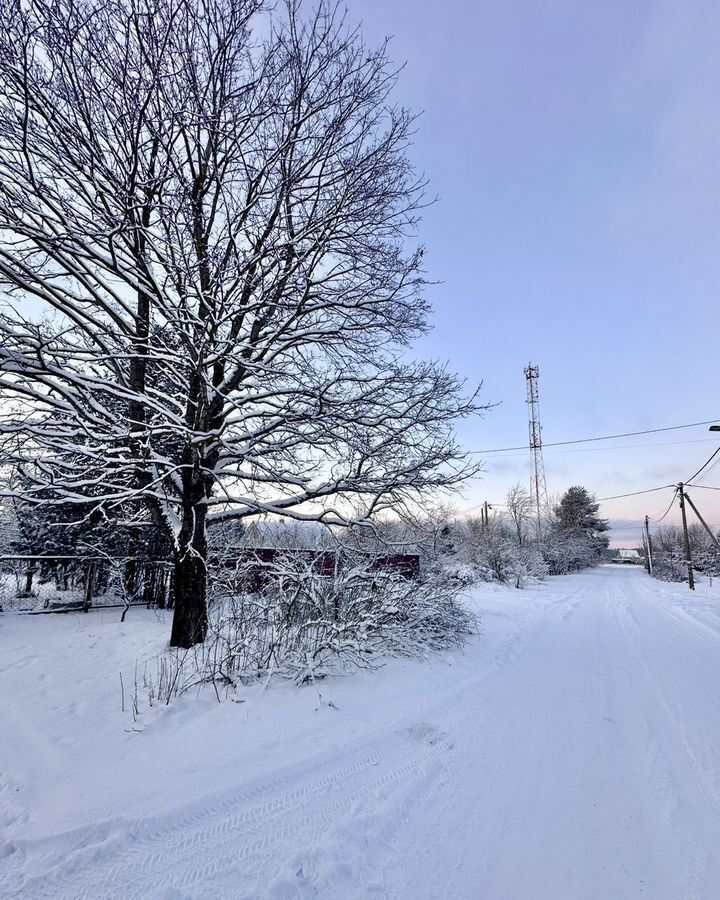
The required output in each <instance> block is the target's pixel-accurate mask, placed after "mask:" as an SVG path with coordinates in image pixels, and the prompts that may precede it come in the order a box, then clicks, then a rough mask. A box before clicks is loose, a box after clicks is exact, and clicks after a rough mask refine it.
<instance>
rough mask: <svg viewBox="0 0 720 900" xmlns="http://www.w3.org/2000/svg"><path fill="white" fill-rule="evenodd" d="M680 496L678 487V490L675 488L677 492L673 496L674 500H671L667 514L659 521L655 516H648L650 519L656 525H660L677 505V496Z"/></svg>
mask: <svg viewBox="0 0 720 900" xmlns="http://www.w3.org/2000/svg"><path fill="white" fill-rule="evenodd" d="M678 494H679V489H678V488H677V487H676V488H675V491H674V493H673V495H672V500H671V501H670V503H669V504H668V508H667V509H666V510H665V512H664V513H663V514H662V515H661V516H660V518H659V519H658V518H656V517H654V516H648V519H651V520H652V521H653V522H654V523H655V524H656V525H659V524H660V522H662V520H663V519H664V518H665V517H666V516H667V514H668V513H669V512H670V510H671V509H672V508H673V504H674V503H675V500H676V499H677V495H678Z"/></svg>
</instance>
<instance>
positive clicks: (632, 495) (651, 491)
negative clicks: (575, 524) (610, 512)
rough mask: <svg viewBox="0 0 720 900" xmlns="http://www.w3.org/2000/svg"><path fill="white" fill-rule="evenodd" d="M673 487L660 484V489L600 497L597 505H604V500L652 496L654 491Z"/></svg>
mask: <svg viewBox="0 0 720 900" xmlns="http://www.w3.org/2000/svg"><path fill="white" fill-rule="evenodd" d="M671 487H675V485H672V484H661V485H660V487H654V488H648V489H647V490H645V491H631V493H629V494H615V496H614V497H600V499H599V500H598V501H597V502H598V503H605V501H606V500H620V499H621V498H622V497H637V496H638V495H640V494H652V493H654V492H655V491H666V490H667V489H668V488H671Z"/></svg>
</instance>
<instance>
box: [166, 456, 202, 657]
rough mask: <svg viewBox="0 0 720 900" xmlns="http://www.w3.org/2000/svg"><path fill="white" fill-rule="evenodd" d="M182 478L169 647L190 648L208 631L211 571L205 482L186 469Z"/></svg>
mask: <svg viewBox="0 0 720 900" xmlns="http://www.w3.org/2000/svg"><path fill="white" fill-rule="evenodd" d="M183 479H184V480H185V482H186V484H185V487H186V497H187V498H188V499H187V500H186V502H185V503H184V504H183V524H182V528H181V530H180V536H179V540H178V549H177V550H176V552H175V565H174V589H175V590H174V592H175V606H174V612H173V623H172V631H171V634H170V646H171V647H185V648H187V647H192V646H194V645H195V644H202V642H203V641H204V640H205V635H206V634H207V627H208V616H207V580H208V579H207V575H208V573H207V535H206V530H205V529H206V526H205V516H206V509H205V504H204V500H205V492H204V489H203V484H202V481H201V480H200V479H198V478H197V477H195V478H193V477H192V476H191V475H190V476H189V475H188V473H187V471H186V472H185V473H184V474H183ZM188 495H189V496H188Z"/></svg>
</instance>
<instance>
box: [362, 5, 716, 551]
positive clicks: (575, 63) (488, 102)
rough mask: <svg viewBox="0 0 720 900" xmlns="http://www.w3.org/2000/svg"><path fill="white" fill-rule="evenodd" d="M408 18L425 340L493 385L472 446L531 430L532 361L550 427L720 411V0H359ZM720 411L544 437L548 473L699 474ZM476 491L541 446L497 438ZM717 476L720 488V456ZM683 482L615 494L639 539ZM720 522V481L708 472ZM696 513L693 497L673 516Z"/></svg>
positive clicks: (571, 428) (574, 477)
mask: <svg viewBox="0 0 720 900" xmlns="http://www.w3.org/2000/svg"><path fill="white" fill-rule="evenodd" d="M348 12H349V16H350V18H351V19H353V20H361V21H362V25H363V32H364V35H365V39H366V41H367V42H368V43H369V44H377V43H378V42H379V41H381V40H382V39H383V38H384V37H385V36H390V37H392V40H391V44H390V54H391V56H392V59H393V60H394V61H395V62H397V63H404V69H403V71H402V73H401V75H400V79H399V82H398V86H397V90H396V94H395V96H396V98H397V100H398V101H399V102H401V103H402V104H404V105H407V106H409V107H410V108H411V109H413V110H415V111H416V112H419V113H421V115H420V118H419V121H418V126H417V134H416V136H415V139H414V146H413V147H412V149H411V158H412V160H413V161H414V163H415V165H416V166H417V167H418V168H419V169H420V170H421V171H424V172H425V174H426V176H427V177H428V179H429V182H430V189H429V190H430V193H432V194H433V195H437V197H438V201H437V203H435V204H434V205H433V206H431V207H430V208H429V209H428V210H427V211H426V213H425V216H424V221H423V223H422V225H421V230H420V239H421V241H422V242H423V243H424V244H425V245H426V247H427V252H426V264H427V269H428V276H429V277H430V279H432V280H434V281H437V282H439V283H438V284H435V285H434V286H432V287H431V288H430V289H429V292H428V296H429V299H430V300H431V302H432V304H433V307H434V312H433V317H432V322H433V326H434V328H433V331H432V332H431V333H430V334H429V335H428V336H426V337H424V338H423V339H422V340H421V341H420V342H419V343H418V345H417V347H416V351H417V353H418V355H421V356H425V357H434V358H438V359H442V360H447V361H448V362H449V364H450V367H451V368H453V369H454V370H455V371H457V372H459V373H461V374H462V375H463V376H464V377H466V378H467V380H468V383H469V384H470V385H474V384H477V383H478V382H482V384H483V388H482V395H481V396H482V398H483V401H484V402H486V403H488V404H495V405H494V406H493V408H492V409H490V410H488V412H487V413H486V414H485V416H484V417H483V418H482V419H475V420H473V421H471V422H466V423H464V424H463V425H462V427H461V428H460V430H459V436H460V439H461V441H462V444H463V446H465V447H466V448H467V449H468V450H473V451H484V450H488V449H495V448H502V447H515V446H520V445H526V444H527V434H528V428H527V406H526V403H525V395H526V382H525V377H524V374H523V370H524V368H525V366H527V365H528V362H530V361H532V363H533V364H536V365H538V366H539V369H540V381H539V389H540V419H541V424H542V427H543V440H544V442H545V443H546V444H547V443H551V442H555V441H563V440H572V439H575V438H586V437H594V436H598V435H607V434H618V433H624V432H632V431H640V430H644V429H653V428H662V427H666V426H675V425H683V424H685V423H691V422H701V421H706V420H712V419H720V396H718V387H717V372H718V362H717V361H718V349H719V348H718V329H717V324H718V315H717V309H718V293H719V290H718V284H719V283H720V253H719V252H718V250H719V247H718V238H719V237H720V164H719V163H720V115H718V112H719V111H720V110H719V109H718V106H719V103H718V97H720V54H718V52H717V39H718V35H719V34H720V4H718V3H717V2H716V0H680V2H678V0H670V2H660V0H656V2H650V0H638V2H634V3H627V2H626V0H603V2H602V3H590V2H584V3H578V2H577V0H546V2H542V3H539V2H531V0H524V2H520V0H448V2H447V3H445V4H437V3H431V2H429V0H392V2H387V0H349V2H348ZM719 445H720V434H719V435H712V434H710V433H708V426H707V425H703V426H698V427H695V428H690V429H683V430H678V431H670V432H665V433H660V434H654V435H647V436H645V437H635V438H624V439H619V440H614V441H608V442H600V443H593V444H588V445H581V446H580V447H565V448H556V449H553V448H549V447H548V448H546V450H545V453H544V461H545V471H546V477H547V486H548V492H549V494H550V495H551V496H558V495H560V494H562V492H563V491H564V490H565V489H566V488H567V487H568V486H569V485H572V484H582V485H584V486H585V487H587V488H588V490H590V491H591V492H592V493H593V494H594V495H595V496H596V497H597V498H604V497H610V496H614V495H616V494H624V493H629V492H633V491H640V490H645V489H647V488H653V487H656V486H660V485H667V484H671V483H676V482H678V481H680V480H687V479H688V478H689V477H690V476H691V475H692V473H693V472H695V471H696V470H697V469H698V468H700V466H701V465H702V464H703V463H704V462H705V460H706V459H707V458H708V457H709V456H710V454H711V453H712V452H713V451H714V450H715V449H716V448H717V447H718V446H719ZM481 456H482V458H483V459H485V471H484V473H483V475H482V477H481V478H480V479H478V480H475V481H474V482H473V483H472V484H470V485H468V487H467V490H466V492H465V497H464V498H463V499H461V500H459V501H458V503H457V505H458V508H459V509H460V510H463V509H467V508H470V507H472V506H473V505H474V504H476V503H479V502H481V501H483V500H486V499H487V500H489V501H491V502H496V503H500V502H502V500H503V499H504V497H505V494H506V492H507V490H508V488H509V487H511V486H512V485H513V484H514V483H515V482H518V481H519V482H521V483H523V484H529V472H530V461H529V451H519V452H514V453H498V454H486V455H483V454H481ZM705 484H706V485H711V486H712V485H715V486H720V466H719V467H718V469H717V470H716V472H715V473H713V472H708V473H707V477H706V478H705ZM671 497H672V490H670V489H666V490H663V491H658V492H656V493H651V494H643V495H641V496H638V497H630V498H625V499H619V500H612V501H607V502H603V503H602V504H601V512H602V514H603V515H604V516H605V517H607V518H609V519H610V520H611V522H613V524H614V531H613V534H612V538H613V543H614V544H616V545H617V544H619V545H628V544H629V545H630V546H633V545H635V544H636V543H637V541H638V534H639V532H638V525H637V523H638V521H639V520H640V519H642V517H643V516H644V515H646V514H647V515H649V516H651V517H654V518H658V517H659V516H660V515H661V514H662V512H663V511H664V510H665V508H666V506H667V504H668V503H669V501H670V499H671ZM693 499H694V500H695V502H696V505H697V506H698V507H699V509H700V510H701V512H702V513H703V515H704V516H705V518H706V519H707V520H708V521H709V522H710V523H711V524H718V525H720V491H717V492H716V491H712V490H707V489H703V490H700V489H698V490H696V492H695V493H694V495H693ZM665 521H667V522H677V521H679V514H678V511H677V505H676V506H675V507H674V508H673V509H672V510H671V512H670V513H669V514H668V516H667V518H666V519H665Z"/></svg>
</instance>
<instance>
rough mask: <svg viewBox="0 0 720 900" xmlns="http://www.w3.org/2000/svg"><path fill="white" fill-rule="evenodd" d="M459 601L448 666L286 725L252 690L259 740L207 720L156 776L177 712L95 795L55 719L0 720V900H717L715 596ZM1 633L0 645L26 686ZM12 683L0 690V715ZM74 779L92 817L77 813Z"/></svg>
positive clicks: (601, 594) (639, 576) (612, 572)
mask: <svg viewBox="0 0 720 900" xmlns="http://www.w3.org/2000/svg"><path fill="white" fill-rule="evenodd" d="M478 603H479V605H480V607H481V608H483V609H484V610H485V615H484V621H485V622H486V627H485V634H484V635H482V636H480V637H478V638H477V639H474V640H473V641H472V642H471V644H470V645H469V646H468V648H467V650H466V652H465V654H464V655H463V656H462V657H459V656H457V657H456V658H455V659H452V658H451V659H449V660H446V661H442V662H440V661H435V662H433V663H431V664H430V665H428V666H418V665H416V664H414V663H403V664H398V666H397V667H396V668H393V667H392V666H390V667H388V670H387V671H383V672H378V673H372V674H367V675H362V676H358V677H357V678H353V679H347V680H345V681H344V682H340V683H339V684H338V685H337V686H336V688H334V689H333V690H334V694H333V701H334V703H333V705H332V706H327V705H325V706H323V707H322V708H321V709H319V710H318V709H317V708H315V709H314V711H313V712H312V713H311V714H308V716H307V717H306V718H305V719H301V718H297V716H296V717H295V718H293V715H292V713H291V712H290V710H291V705H293V706H295V707H296V706H297V703H298V701H297V697H298V696H299V694H298V693H297V692H294V693H291V692H289V691H288V692H283V691H280V692H278V695H277V697H273V696H272V691H270V692H268V694H267V695H266V696H265V697H264V698H263V700H262V703H264V704H266V706H267V708H272V709H273V716H274V718H275V725H274V726H273V727H274V728H276V729H277V730H276V731H272V729H271V728H270V725H269V724H268V722H267V721H265V720H264V719H263V715H266V714H262V713H258V715H257V717H256V718H253V716H249V715H248V716H247V717H246V720H245V721H244V723H243V729H242V733H240V732H239V731H238V723H237V716H236V713H237V709H239V708H241V707H236V706H234V705H233V704H223V705H222V707H221V709H220V712H219V713H217V718H205V719H204V720H203V722H202V726H201V730H202V737H203V740H204V744H203V754H204V757H205V758H204V760H203V758H200V759H196V760H195V763H194V765H195V768H194V769H192V768H191V769H182V770H180V769H178V768H177V765H176V764H175V763H174V762H173V758H174V755H177V752H178V744H177V742H178V741H180V742H182V741H183V740H187V741H190V740H191V738H190V737H189V735H191V734H192V733H193V732H192V731H191V730H189V729H191V727H192V723H193V722H196V720H197V710H196V709H194V708H187V709H182V710H181V711H180V712H178V713H175V714H173V713H172V710H169V711H167V717H166V718H161V719H158V720H157V721H156V722H155V723H154V724H153V725H152V726H151V727H149V728H148V730H147V731H146V732H144V733H143V734H142V735H139V736H138V735H134V736H133V735H131V737H134V738H137V740H135V741H134V742H133V741H132V740H128V741H127V742H126V743H125V744H123V746H122V747H119V748H116V750H112V748H109V749H108V750H107V753H108V754H109V755H110V756H111V757H112V753H116V754H117V759H116V761H115V762H113V763H112V764H109V763H108V760H107V758H106V759H105V761H104V764H105V767H106V768H109V769H110V772H109V774H106V779H107V780H106V781H105V782H101V781H100V780H99V779H100V775H99V774H98V773H99V772H100V770H99V769H98V770H97V771H94V770H93V763H92V758H93V756H94V754H93V753H92V752H90V753H88V762H87V768H86V769H85V771H84V772H83V771H82V770H81V771H80V773H79V774H75V775H72V776H67V777H68V778H69V779H70V780H69V781H68V783H66V784H65V785H64V786H62V787H53V785H54V784H55V783H56V782H57V781H58V776H57V772H58V771H60V770H63V768H64V761H63V760H64V757H63V755H62V754H63V752H65V753H66V755H72V754H74V753H77V752H81V751H82V748H83V747H85V749H86V750H87V749H88V748H89V747H90V748H91V745H92V738H88V737H87V735H86V736H85V739H84V741H83V740H78V741H76V742H75V743H73V742H72V741H70V743H69V746H68V748H67V749H66V750H65V751H61V750H57V748H56V750H55V751H54V750H53V747H56V745H57V743H58V739H57V738H56V737H53V734H52V731H53V729H54V728H55V729H59V728H60V727H61V723H57V722H55V720H52V721H51V720H50V719H48V722H49V724H48V726H47V728H46V729H45V739H43V736H42V735H41V734H40V733H39V729H35V730H34V729H33V727H32V720H33V719H32V716H30V717H29V718H30V720H31V724H30V725H29V724H28V723H27V722H25V723H24V725H23V722H16V724H17V726H18V728H17V732H18V734H20V735H21V737H22V740H23V744H22V758H20V755H17V756H16V757H13V754H12V753H11V752H9V753H6V754H5V756H3V750H2V747H0V809H2V803H3V798H5V799H6V800H8V801H11V802H8V803H7V804H6V807H7V810H8V812H7V813H6V814H5V818H4V819H3V818H0V824H5V828H4V830H3V831H2V834H3V838H4V843H2V844H0V896H2V897H3V898H5V897H16V896H17V897H22V898H27V900H34V898H38V900H39V898H72V900H77V898H108V900H116V898H117V900H121V898H122V900H132V898H143V900H147V898H157V900H160V898H162V900H189V898H232V900H235V898H248V900H260V898H269V900H291V898H293V900H294V898H311V897H312V898H318V897H319V898H324V900H355V898H358V900H359V898H386V900H391V898H392V900H441V898H447V900H632V898H650V900H693V898H697V900H699V898H706V900H716V898H717V897H720V753H719V751H720V594H719V593H718V591H717V588H716V587H715V588H713V589H708V588H707V587H703V586H700V588H699V589H698V591H697V592H696V593H695V594H694V595H693V594H690V592H688V591H687V588H686V587H684V586H670V585H664V584H659V583H658V582H655V581H653V580H651V579H649V578H647V576H645V574H644V573H643V572H640V571H637V570H634V569H613V568H611V567H603V568H600V569H598V570H595V571H592V572H589V573H587V574H583V575H580V576H573V577H568V578H563V579H554V580H551V581H549V582H548V583H546V584H544V585H541V586H539V587H538V588H536V589H533V590H532V591H528V592H523V593H521V592H514V591H499V592H498V591H497V590H496V591H494V592H488V594H487V596H485V595H483V593H482V592H479V594H478ZM20 627H21V626H20V624H17V625H12V626H8V634H7V635H5V636H6V637H8V638H9V642H8V646H9V648H10V651H11V654H12V651H13V648H14V649H15V651H16V652H18V653H25V656H24V657H23V660H24V665H25V667H26V668H28V667H29V668H30V669H31V668H32V664H33V659H34V657H33V656H32V655H28V646H29V645H28V643H27V642H26V636H25V633H24V632H23V634H20V631H19V629H20ZM26 627H27V620H26V621H24V622H23V623H22V628H26ZM44 627H47V626H44ZM67 627H70V626H67ZM13 628H15V629H18V630H16V631H13ZM98 631H99V630H98ZM2 637H3V635H1V634H0V638H2ZM13 640H15V643H13ZM24 641H25V643H23V642H24ZM96 642H97V640H96ZM93 646H94V645H93ZM68 652H69V653H71V652H72V647H70V648H69V650H68ZM5 658H6V659H7V658H8V657H7V656H6V657H5ZM16 671H17V666H13V667H11V664H8V666H7V668H6V669H5V670H4V672H2V671H0V677H2V676H3V674H8V675H10V674H12V673H16ZM26 681H27V677H26V678H24V679H23V680H21V679H20V678H19V676H17V675H15V682H14V684H13V687H12V689H11V690H9V691H6V692H0V705H2V706H3V709H4V711H5V710H7V709H9V708H10V706H13V705H14V706H15V707H16V708H17V692H18V691H21V690H22V686H23V684H25V683H26ZM68 690H69V688H68ZM8 692H9V693H12V697H10V700H11V701H14V702H13V703H9V699H8ZM47 697H48V704H50V701H51V700H52V694H49V695H47ZM316 700H317V698H316ZM68 703H69V705H70V706H72V704H73V703H74V701H73V699H72V698H71V697H70V698H68ZM316 706H317V703H316ZM336 706H337V707H338V708H337V709H335V707H336ZM256 708H257V707H256ZM48 709H50V705H48ZM91 714H92V709H89V710H88V716H89V715H91ZM47 715H48V716H50V713H48V714H47ZM173 715H174V716H175V718H173ZM213 715H215V713H213ZM231 715H235V719H234V721H232V722H231V721H230V716H231ZM283 716H287V720H286V721H285V722H284V723H283V722H280V723H279V724H278V722H277V719H278V718H279V719H282V717H283ZM313 716H314V717H315V718H313ZM318 716H320V717H322V718H318ZM16 718H17V717H16ZM263 728H264V729H265V730H264V731H263ZM231 729H234V730H231ZM268 729H270V730H268ZM48 731H49V732H50V734H49V735H48ZM58 733H59V732H58ZM253 734H254V737H253ZM231 735H235V737H234V738H233V740H234V742H235V743H234V744H233V743H232V742H231V741H230V740H229V737H230V736H231ZM5 739H6V737H5V736H4V738H3V740H5ZM103 740H104V741H105V743H106V744H108V742H109V741H110V738H108V737H107V736H104V737H103ZM88 741H89V742H90V743H88ZM242 741H245V742H246V743H245V745H243V744H242ZM153 742H154V743H153ZM108 746H109V744H108ZM159 753H160V754H162V753H164V754H165V758H164V763H165V764H164V765H158V762H157V755H158V754H159ZM290 760H292V763H291V764H288V763H289V761H290ZM23 765H24V766H25V768H24V769H23ZM33 766H35V767H40V766H42V767H43V769H44V771H47V770H48V769H49V770H50V772H51V773H53V772H54V773H55V774H54V776H53V777H54V779H55V780H54V781H51V780H50V776H47V777H48V782H47V789H46V790H45V789H43V790H41V791H37V790H36V791H35V793H34V794H32V796H31V799H32V801H33V802H32V803H31V804H29V806H28V808H27V809H26V810H25V811H24V812H23V810H22V808H21V806H18V803H19V801H18V800H17V796H18V793H17V791H19V788H17V789H16V793H15V796H13V797H10V796H9V795H10V794H11V793H12V790H11V785H13V784H15V785H20V784H21V783H22V777H26V776H23V772H25V773H27V772H32V771H33ZM83 776H84V777H83ZM37 777H38V778H39V779H40V780H42V776H41V775H40V774H39V773H38V776H37ZM163 778H164V779H165V781H163ZM183 778H185V779H188V778H189V779H191V783H190V782H187V790H186V791H185V792H184V793H185V796H183V783H182V779H183ZM85 782H89V784H90V785H91V787H93V790H95V793H97V790H96V787H97V785H98V784H100V783H101V784H102V792H104V793H103V797H104V799H103V800H102V801H101V802H98V801H97V800H94V801H91V800H87V802H85V804H84V806H83V803H82V797H83V784H84V783H85ZM178 782H180V783H178ZM88 796H89V795H88ZM68 798H75V803H76V805H77V806H78V808H80V807H82V809H83V812H82V814H81V813H79V812H77V811H73V809H72V802H71V800H69V799H68ZM93 803H95V804H96V805H95V806H94V807H93ZM13 804H14V805H13ZM103 804H104V807H103ZM63 805H64V807H63V808H64V809H65V810H66V811H68V813H67V815H66V816H65V818H63V815H64V813H63V815H59V814H58V807H60V806H63ZM103 809H104V812H103ZM13 810H15V812H13ZM62 822H67V823H68V826H69V825H70V824H71V823H72V827H64V828H63V827H59V825H60V823H62ZM80 822H82V824H79V823H80Z"/></svg>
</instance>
